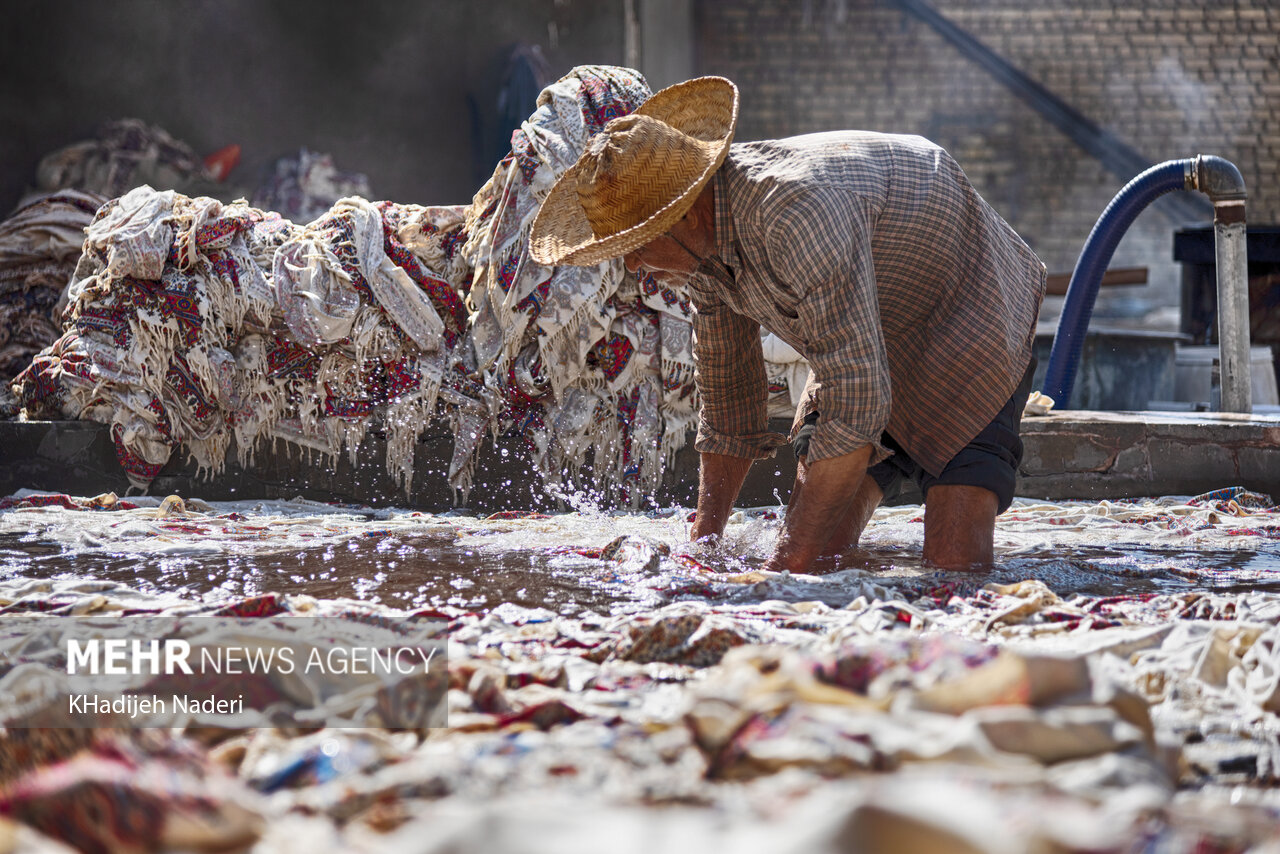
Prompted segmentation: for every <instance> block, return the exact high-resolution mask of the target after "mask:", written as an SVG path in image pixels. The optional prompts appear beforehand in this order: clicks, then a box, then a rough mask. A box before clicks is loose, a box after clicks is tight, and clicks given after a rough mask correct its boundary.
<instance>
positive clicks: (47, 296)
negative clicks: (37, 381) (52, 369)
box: [0, 190, 106, 385]
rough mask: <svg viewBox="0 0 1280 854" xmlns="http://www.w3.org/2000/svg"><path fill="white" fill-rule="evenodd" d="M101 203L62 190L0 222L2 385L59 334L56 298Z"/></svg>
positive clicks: (99, 199) (92, 196)
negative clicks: (85, 231) (86, 229)
mask: <svg viewBox="0 0 1280 854" xmlns="http://www.w3.org/2000/svg"><path fill="white" fill-rule="evenodd" d="M105 201H106V198H105V197H103V196H99V195H97V194H95V193H86V192H80V191H78V190H63V191H61V192H57V193H50V194H48V195H44V196H38V197H36V198H34V199H32V200H31V201H29V202H28V203H27V204H25V205H23V206H21V207H19V208H18V209H17V210H16V211H15V212H14V213H13V215H12V216H11V217H9V218H8V219H6V220H5V221H4V222H2V223H0V383H3V384H4V385H8V381H9V380H10V379H12V378H13V377H14V376H16V375H17V374H18V372H19V371H21V370H22V369H23V368H25V367H26V366H27V365H29V364H30V363H31V357H32V356H34V355H35V354H36V353H38V352H40V350H42V349H44V348H45V347H47V346H49V344H51V343H52V342H53V341H55V340H56V339H57V338H58V335H59V334H60V333H61V324H60V323H59V322H58V318H57V307H58V300H59V297H60V296H61V295H62V292H63V289H64V288H66V286H67V283H68V282H70V281H71V274H72V273H73V272H75V268H76V259H77V258H79V257H80V246H81V244H82V243H83V242H84V230H85V227H86V226H88V225H89V222H90V221H91V220H92V219H93V215H94V213H95V212H96V211H97V210H98V208H99V207H100V206H101V205H102V203H103V202H105Z"/></svg>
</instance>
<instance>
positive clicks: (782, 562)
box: [765, 445, 871, 572]
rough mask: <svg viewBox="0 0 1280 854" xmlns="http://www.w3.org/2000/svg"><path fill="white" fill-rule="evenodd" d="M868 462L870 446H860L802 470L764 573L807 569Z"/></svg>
mask: <svg viewBox="0 0 1280 854" xmlns="http://www.w3.org/2000/svg"><path fill="white" fill-rule="evenodd" d="M870 459H871V446H870V445H864V446H862V447H861V448H859V449H858V450H856V451H854V452H853V453H850V454H843V455H841V456H838V457H828V458H827V459H825V460H818V461H817V462H815V463H813V464H812V465H808V466H805V473H804V480H803V482H801V481H799V480H797V482H796V489H795V493H794V495H793V499H792V501H791V505H790V506H789V507H788V508H787V519H786V522H785V524H784V525H783V529H782V534H781V535H780V536H779V537H778V544H777V546H776V547H775V548H774V552H773V556H772V557H771V558H770V559H769V562H768V563H767V564H766V565H765V569H768V570H773V571H775V572H781V571H783V570H789V571H791V572H804V571H805V570H807V569H808V568H809V565H810V564H812V563H813V561H814V559H815V558H817V557H818V555H820V554H822V552H823V550H824V549H825V548H826V547H827V543H828V542H829V541H830V539H831V536H832V534H833V533H834V532H835V531H836V529H837V528H838V527H839V525H840V522H841V520H842V519H844V517H845V515H846V514H847V513H848V512H849V508H850V506H851V505H852V503H853V497H854V494H855V493H857V491H858V486H859V485H860V484H861V483H862V479H863V476H864V475H865V474H866V472H867V463H868V462H869V461H870Z"/></svg>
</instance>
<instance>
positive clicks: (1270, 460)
mask: <svg viewBox="0 0 1280 854" xmlns="http://www.w3.org/2000/svg"><path fill="white" fill-rule="evenodd" d="M1022 439H1023V442H1024V443H1025V445H1026V455H1025V457H1024V459H1023V462H1022V469H1021V471H1020V477H1019V479H1018V495H1020V496H1025V497H1028V498H1048V499H1068V498H1081V499H1092V500H1098V499H1102V498H1136V497H1140V496H1146V495H1187V494H1192V495H1194V494H1197V493H1201V492H1207V491H1209V490H1211V489H1218V488H1221V487H1224V486H1244V487H1247V488H1248V489H1252V490H1255V491H1257V492H1263V493H1267V494H1269V495H1275V496H1276V497H1280V419H1277V418H1276V417H1275V416H1259V415H1232V414H1227V413H1182V412H1088V411H1064V412H1059V413H1054V414H1051V415H1048V416H1044V417H1038V418H1025V419H1023V422H1022Z"/></svg>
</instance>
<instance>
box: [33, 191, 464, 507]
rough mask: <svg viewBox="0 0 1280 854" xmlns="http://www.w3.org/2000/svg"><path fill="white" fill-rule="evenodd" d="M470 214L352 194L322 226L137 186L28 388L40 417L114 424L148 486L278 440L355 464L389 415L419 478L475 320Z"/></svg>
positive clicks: (72, 290)
mask: <svg viewBox="0 0 1280 854" xmlns="http://www.w3.org/2000/svg"><path fill="white" fill-rule="evenodd" d="M461 224H462V216H461V212H460V210H458V209H451V208H421V207H417V206H398V205H394V204H392V203H390V202H384V203H382V204H381V205H379V206H375V205H373V204H371V203H369V202H366V201H364V200H363V199H354V198H353V199H345V200H342V201H341V202H340V203H338V204H337V205H335V206H334V207H333V209H332V210H331V211H330V212H329V213H328V214H327V215H326V216H324V217H321V218H320V219H317V220H316V221H315V222H313V223H311V224H310V225H308V226H306V227H301V226H297V225H294V224H293V223H290V222H289V221H287V220H284V219H282V218H280V217H279V216H278V215H276V214H269V213H264V212H262V211H259V210H257V209H255V208H251V207H249V206H247V205H245V204H243V203H237V204H231V205H223V204H222V203H220V202H218V201H216V200H214V199H211V198H207V197H198V198H189V197H187V196H183V195H181V194H178V193H175V192H173V191H171V190H170V191H164V192H157V191H155V190H153V189H151V188H150V187H140V188H137V189H135V190H133V191H131V192H130V193H128V194H127V195H125V196H123V197H121V198H119V199H114V200H112V201H111V202H110V203H108V204H107V205H105V206H103V208H102V209H101V210H100V211H99V213H98V215H97V217H96V218H95V219H94V221H93V223H92V224H91V225H90V227H89V229H88V236H87V238H86V240H85V243H84V255H83V256H82V258H81V261H80V264H79V266H78V268H77V271H76V278H75V280H74V281H73V282H72V283H71V285H70V287H69V290H68V296H69V308H68V313H67V316H68V327H67V329H66V331H65V332H64V333H63V335H62V336H61V337H60V338H59V339H58V340H57V341H56V342H55V343H54V344H53V345H52V346H50V347H49V348H48V349H47V350H46V351H44V352H43V353H41V354H39V355H38V356H37V357H36V358H35V359H34V360H33V362H32V364H31V365H30V367H28V368H27V370H26V371H24V372H23V373H22V374H21V375H20V376H19V377H18V378H17V379H16V380H15V382H14V390H15V392H16V394H17V396H18V398H19V400H20V401H21V402H22V404H23V406H24V415H25V417H27V418H70V419H80V418H84V419H89V420H94V421H99V422H102V423H105V424H110V425H111V431H112V438H113V440H114V441H115V443H116V450H117V453H118V455H119V458H120V460H121V463H122V465H123V466H124V468H125V471H126V472H127V474H128V475H129V478H130V481H131V482H132V483H133V484H134V485H135V486H138V487H145V486H146V485H147V484H148V483H149V482H150V481H151V480H152V479H153V478H154V477H155V476H156V474H157V473H158V472H159V470H160V468H161V467H163V465H164V464H165V463H166V462H167V461H168V459H169V457H170V455H171V453H172V451H173V450H174V448H176V447H177V446H179V445H182V446H183V447H184V448H185V449H186V450H187V452H188V453H190V454H191V455H192V456H193V457H194V458H195V460H196V461H197V463H198V464H199V465H200V466H201V467H202V468H203V469H207V470H209V471H212V472H216V471H218V470H220V469H221V468H222V466H223V465H224V461H225V456H226V452H227V449H228V447H229V444H230V440H231V438H232V437H233V436H234V438H235V440H236V447H237V452H238V454H239V456H240V460H241V463H242V464H248V461H249V460H250V459H251V458H252V454H253V452H254V449H255V447H256V446H257V445H258V444H259V442H260V441H263V440H273V439H285V440H288V441H291V442H293V443H295V444H300V445H302V446H304V447H309V448H313V449H316V450H319V451H321V452H322V453H324V454H327V455H329V456H330V457H333V456H335V455H336V454H337V453H339V451H340V450H342V449H343V448H346V449H347V450H348V451H349V452H350V453H352V454H354V453H355V449H356V447H357V446H358V444H359V442H360V440H361V438H362V437H363V435H364V433H365V431H366V429H367V428H368V426H369V423H370V419H371V416H372V415H373V414H374V411H375V409H378V410H379V414H380V415H381V416H382V418H383V420H384V422H385V426H386V429H387V433H388V460H387V464H388V467H389V470H390V471H392V472H393V473H394V474H396V475H397V477H399V478H401V479H402V481H404V482H405V483H406V486H407V484H408V480H409V478H410V477H411V476H412V466H413V455H412V446H413V442H414V440H415V439H416V437H417V434H418V432H419V431H420V430H421V428H422V426H423V424H424V423H425V422H426V420H427V418H428V417H429V416H430V415H431V414H432V413H433V412H434V407H435V402H436V393H437V391H438V390H439V387H440V383H441V378H442V376H443V374H444V371H445V368H446V366H447V364H448V363H449V354H450V353H451V351H452V348H453V347H454V346H455V345H456V344H457V342H458V341H459V340H460V339H461V336H462V332H463V328H464V327H465V323H466V316H465V312H464V310H463V308H462V302H461V297H460V296H459V288H460V287H461V286H463V285H464V284H465V276H466V275H467V269H466V267H465V265H463V264H461V263H458V262H457V260H456V259H455V257H454V255H455V253H454V251H453V250H454V249H456V245H457V234H456V233H457V232H458V230H459V229H460V228H461Z"/></svg>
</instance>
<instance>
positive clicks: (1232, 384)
mask: <svg viewBox="0 0 1280 854" xmlns="http://www.w3.org/2000/svg"><path fill="white" fill-rule="evenodd" d="M1195 185H1196V189H1198V190H1200V191H1201V192H1203V193H1204V194H1205V195H1207V196H1208V197H1209V200H1210V201H1212V202H1213V243H1214V254H1215V259H1214V260H1215V262H1216V266H1217V272H1218V365H1219V375H1220V377H1221V380H1222V404H1221V410H1222V411H1223V412H1252V411H1253V365H1252V360H1251V358H1250V347H1249V345H1250V341H1249V257H1248V249H1247V247H1246V244H1245V236H1246V233H1245V200H1246V194H1245V188H1244V178H1243V177H1242V176H1241V175H1240V170H1239V169H1237V168H1236V167H1235V165H1234V164H1232V163H1230V162H1228V161H1226V160H1223V159H1222V158H1221V157H1212V156H1209V157H1206V156H1204V155H1201V156H1199V157H1197V158H1196V161H1195Z"/></svg>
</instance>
